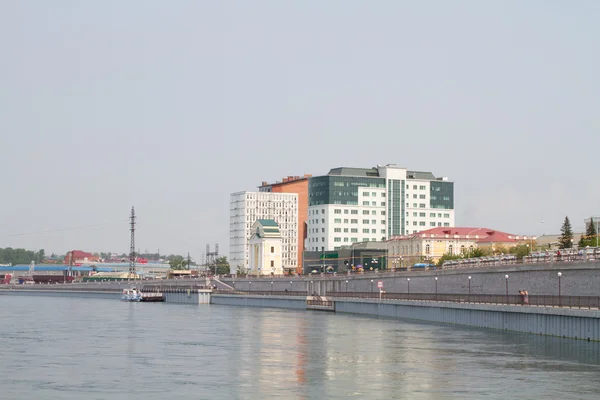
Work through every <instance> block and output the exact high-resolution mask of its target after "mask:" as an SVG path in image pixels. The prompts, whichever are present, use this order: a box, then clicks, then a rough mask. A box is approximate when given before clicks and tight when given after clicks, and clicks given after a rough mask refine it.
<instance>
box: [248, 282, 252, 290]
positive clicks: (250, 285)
mask: <svg viewBox="0 0 600 400" xmlns="http://www.w3.org/2000/svg"><path fill="white" fill-rule="evenodd" d="M248 286H249V287H250V292H251V291H252V282H248Z"/></svg>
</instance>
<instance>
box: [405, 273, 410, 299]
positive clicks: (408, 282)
mask: <svg viewBox="0 0 600 400" xmlns="http://www.w3.org/2000/svg"><path fill="white" fill-rule="evenodd" d="M406 283H407V285H408V298H410V278H406Z"/></svg>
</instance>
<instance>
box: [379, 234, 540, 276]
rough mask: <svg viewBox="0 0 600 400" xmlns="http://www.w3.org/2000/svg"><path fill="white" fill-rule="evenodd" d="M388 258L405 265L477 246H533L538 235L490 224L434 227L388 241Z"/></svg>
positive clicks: (464, 251) (461, 252) (391, 262)
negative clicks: (508, 229) (469, 226)
mask: <svg viewBox="0 0 600 400" xmlns="http://www.w3.org/2000/svg"><path fill="white" fill-rule="evenodd" d="M388 243H389V244H388V251H389V253H388V259H389V263H390V264H394V265H392V266H393V267H402V266H403V265H404V266H406V265H409V264H411V263H413V262H419V261H420V260H421V259H429V260H431V261H437V260H438V259H439V258H440V257H442V256H443V255H444V254H453V255H458V254H465V255H468V254H469V252H470V251H473V250H474V249H476V248H482V247H487V248H492V249H494V248H500V247H505V248H507V247H512V246H516V245H518V244H520V243H523V244H528V245H531V246H533V245H534V244H535V237H531V236H519V235H514V234H510V233H505V232H500V231H497V230H494V229H488V228H463V227H461V228H457V227H451V228H444V227H439V228H437V227H436V228H432V229H428V230H425V231H421V232H417V233H412V234H408V235H401V236H398V237H394V238H392V239H390V240H389V241H388Z"/></svg>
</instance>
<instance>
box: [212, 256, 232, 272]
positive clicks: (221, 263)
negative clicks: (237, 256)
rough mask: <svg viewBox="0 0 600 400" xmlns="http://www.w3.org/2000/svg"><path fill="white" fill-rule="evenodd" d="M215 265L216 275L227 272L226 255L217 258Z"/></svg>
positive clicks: (227, 262)
mask: <svg viewBox="0 0 600 400" xmlns="http://www.w3.org/2000/svg"><path fill="white" fill-rule="evenodd" d="M215 265H216V267H217V268H216V270H217V275H227V274H229V261H228V260H227V257H225V256H222V257H219V258H217V260H216V263H215ZM213 268H214V267H213Z"/></svg>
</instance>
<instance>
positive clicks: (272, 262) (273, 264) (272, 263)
mask: <svg viewBox="0 0 600 400" xmlns="http://www.w3.org/2000/svg"><path fill="white" fill-rule="evenodd" d="M273 267H275V261H273V260H271V268H273Z"/></svg>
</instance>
